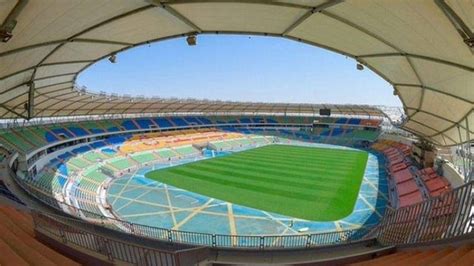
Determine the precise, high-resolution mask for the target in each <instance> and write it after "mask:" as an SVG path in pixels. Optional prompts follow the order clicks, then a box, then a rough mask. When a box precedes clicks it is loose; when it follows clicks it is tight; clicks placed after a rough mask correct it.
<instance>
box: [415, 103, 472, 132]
mask: <svg viewBox="0 0 474 266" xmlns="http://www.w3.org/2000/svg"><path fill="white" fill-rule="evenodd" d="M407 109H408V110H414V111H417V112H419V113H424V114H427V115H431V116H434V117H436V118H439V119H441V120H444V121H446V122H449V123H451V124H453V125H457V124H459V122H456V121H453V120H450V119H447V118H445V117H442V116H439V115H437V114H434V113H431V112H427V111H424V110H418V109H416V108H411V107H407ZM463 119H464V118H462V119H461V120H463ZM410 121H411V119H410ZM459 126H460V127H462V128H464V129H466V128H465V127H464V126H462V125H459ZM437 131H438V130H437ZM444 131H445V130H443V131H440V132H444ZM436 135H439V134H436ZM436 135H433V136H436Z"/></svg>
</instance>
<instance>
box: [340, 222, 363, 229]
mask: <svg viewBox="0 0 474 266" xmlns="http://www.w3.org/2000/svg"><path fill="white" fill-rule="evenodd" d="M338 222H339V223H341V224H347V225H350V226H351V227H352V228H351V229H356V228H360V227H363V225H361V224H355V223H350V222H345V221H338Z"/></svg>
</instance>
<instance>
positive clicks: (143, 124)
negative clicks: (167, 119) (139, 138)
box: [135, 118, 156, 129]
mask: <svg viewBox="0 0 474 266" xmlns="http://www.w3.org/2000/svg"><path fill="white" fill-rule="evenodd" d="M135 122H136V123H137V124H138V125H139V126H140V128H141V129H149V128H151V127H153V126H155V127H156V125H155V123H153V122H152V121H151V119H148V118H139V119H135Z"/></svg>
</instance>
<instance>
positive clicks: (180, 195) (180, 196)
mask: <svg viewBox="0 0 474 266" xmlns="http://www.w3.org/2000/svg"><path fill="white" fill-rule="evenodd" d="M174 197H175V198H182V197H183V198H185V199H188V200H189V199H190V200H193V202H191V204H195V203H197V202H199V200H197V199H195V198H193V197H190V196H188V195H185V194H179V195H177V196H174Z"/></svg>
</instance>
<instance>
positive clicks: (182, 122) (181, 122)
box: [170, 117, 188, 127]
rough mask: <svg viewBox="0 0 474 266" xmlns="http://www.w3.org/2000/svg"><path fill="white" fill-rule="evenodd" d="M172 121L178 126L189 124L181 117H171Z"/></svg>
mask: <svg viewBox="0 0 474 266" xmlns="http://www.w3.org/2000/svg"><path fill="white" fill-rule="evenodd" d="M170 121H171V122H172V123H173V124H174V125H175V126H177V127H185V126H188V123H186V121H185V120H184V119H182V118H180V117H171V118H170Z"/></svg>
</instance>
